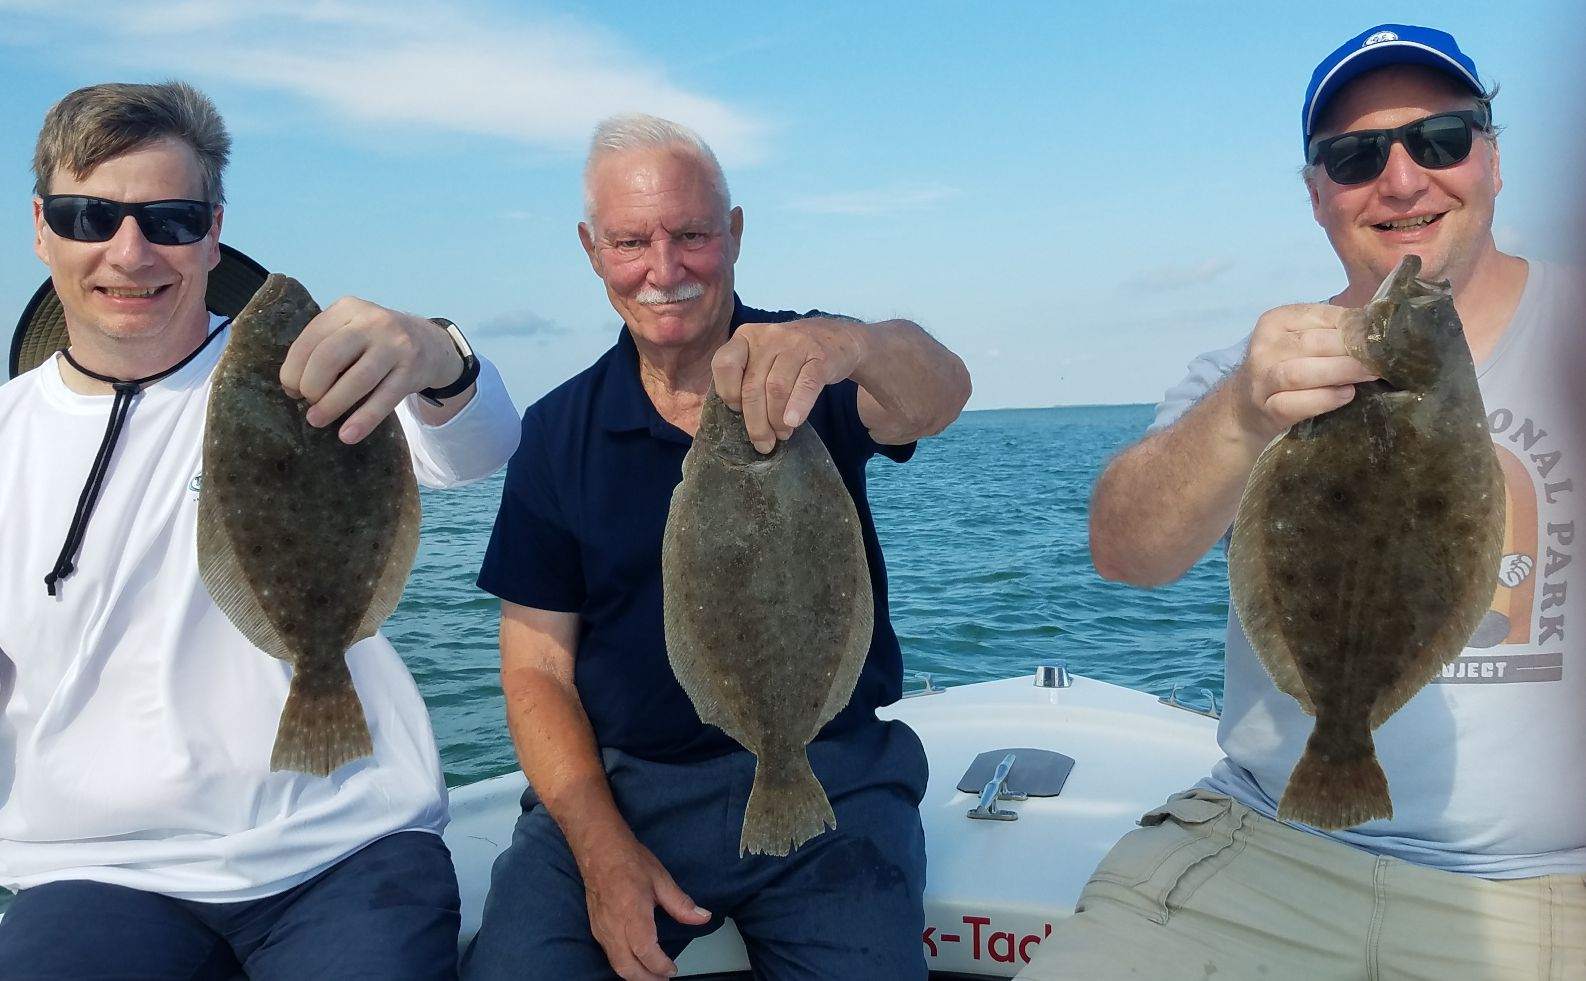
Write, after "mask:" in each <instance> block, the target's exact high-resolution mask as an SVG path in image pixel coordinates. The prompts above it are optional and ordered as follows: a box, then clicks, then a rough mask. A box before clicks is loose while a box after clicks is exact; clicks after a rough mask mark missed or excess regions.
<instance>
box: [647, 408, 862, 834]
mask: <svg viewBox="0 0 1586 981" xmlns="http://www.w3.org/2000/svg"><path fill="white" fill-rule="evenodd" d="M661 575H662V585H663V592H664V609H665V621H666V646H667V653H668V656H669V658H670V660H671V663H672V670H673V672H674V673H675V674H676V675H677V680H678V682H679V683H681V684H682V686H683V690H684V691H685V692H687V693H688V697H689V700H690V701H692V702H693V703H694V708H695V710H696V711H697V712H699V717H700V718H701V719H702V720H704V721H705V722H707V723H710V724H712V725H716V726H720V727H721V728H722V729H723V730H724V731H725V732H726V733H727V734H728V735H729V736H731V737H732V738H734V739H736V740H737V741H738V742H739V743H741V744H742V745H743V746H744V747H745V748H746V749H748V750H749V751H750V752H752V753H754V755H755V759H756V763H755V774H754V784H753V786H752V787H751V789H750V791H749V802H748V806H747V807H746V809H745V812H744V818H743V830H742V834H741V836H740V838H739V842H738V850H739V854H744V853H756V854H770V855H786V854H787V853H788V852H789V851H791V850H792V849H794V848H797V847H798V846H799V845H801V844H803V843H804V842H805V841H808V840H809V839H810V838H812V837H814V836H815V835H818V834H820V833H821V832H822V831H824V830H826V829H827V828H834V827H836V826H837V819H836V817H835V816H834V815H833V813H832V807H831V802H830V801H828V800H827V798H826V793H825V790H824V789H823V788H822V787H821V785H820V781H819V780H817V779H816V777H815V774H814V772H813V771H812V770H811V769H810V764H809V758H808V756H807V754H806V752H805V749H804V747H805V745H806V744H808V743H809V741H810V740H811V739H813V738H815V735H816V733H818V732H819V731H820V730H821V727H822V726H824V725H825V724H826V723H827V722H830V721H831V719H832V717H833V716H835V715H836V714H837V713H838V712H839V711H840V710H841V709H842V708H843V706H845V705H847V704H848V700H849V698H850V697H851V696H852V695H853V690H854V685H855V683H856V682H857V681H858V679H859V672H860V669H861V668H862V667H863V666H864V662H865V658H866V656H867V655H868V653H869V651H870V634H871V627H872V625H873V620H874V616H875V605H874V601H873V599H872V597H871V592H870V573H869V570H868V567H867V565H866V563H865V546H864V540H863V538H862V537H861V535H860V526H859V516H858V512H857V511H856V510H855V508H854V502H853V498H852V497H850V496H849V494H848V488H847V487H846V486H845V485H844V484H843V481H842V477H841V476H840V475H839V474H838V473H837V468H836V466H834V465H833V463H832V459H831V455H830V454H829V453H827V451H826V445H825V444H824V443H822V442H821V439H820V437H819V436H818V435H816V434H815V432H814V430H812V429H811V428H810V427H809V426H808V425H807V424H806V425H802V426H800V427H799V428H798V429H796V430H794V432H793V435H792V437H791V438H790V439H788V440H787V441H785V442H781V443H778V444H777V446H776V448H775V449H774V450H773V451H772V452H771V453H770V454H769V455H765V456H762V455H761V454H759V453H758V452H756V450H755V449H754V447H753V445H752V444H750V442H749V436H748V434H747V432H746V431H745V429H744V424H743V417H742V416H741V415H740V414H738V413H736V412H734V411H732V410H731V409H729V408H728V407H727V406H726V405H725V404H724V403H723V402H722V401H721V399H720V398H718V397H717V395H716V393H715V391H714V390H713V391H711V392H710V393H709V394H708V395H707V396H706V399H705V405H704V408H703V409H702V410H701V413H700V423H699V431H698V433H697V434H696V435H695V437H694V444H693V446H692V447H690V448H689V451H688V455H687V456H686V457H684V459H683V480H682V483H680V484H678V486H677V489H676V490H675V491H673V493H672V504H671V509H670V511H669V512H668V514H667V521H666V532H665V535H664V536H663V539H662V545H661Z"/></svg>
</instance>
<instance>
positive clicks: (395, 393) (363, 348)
mask: <svg viewBox="0 0 1586 981" xmlns="http://www.w3.org/2000/svg"><path fill="white" fill-rule="evenodd" d="M462 371H463V361H462V356H461V355H460V354H458V353H457V346H456V345H455V344H453V343H452V339H451V338H450V337H449V336H448V335H447V334H446V332H445V331H443V330H441V329H440V328H439V327H437V326H435V324H433V323H431V322H430V321H428V320H425V319H424V318H423V317H415V316H413V315H412V314H408V313H398V312H397V311H395V310H388V309H386V308H385V307H382V306H377V305H376V304H373V303H370V302H369V301H368V300H360V299H358V298H357V297H351V296H344V297H342V298H341V299H339V300H337V301H336V302H335V303H332V304H331V305H330V306H328V307H326V308H325V309H324V310H322V311H320V313H319V315H318V316H316V317H315V318H314V319H313V320H310V321H309V322H308V325H307V326H305V327H304V328H303V332H302V333H301V334H299V335H298V338H297V340H295V341H293V342H292V346H291V348H290V349H289V350H288V351H287V352H286V361H285V362H283V363H282V365H281V387H282V388H284V389H285V390H286V392H287V394H288V395H291V396H292V397H293V398H302V399H306V400H307V401H308V403H309V410H308V424H309V425H311V426H327V425H330V424H331V423H333V422H335V421H336V420H337V419H340V418H341V417H342V416H343V415H346V414H347V412H348V411H349V410H351V409H353V407H354V406H357V410H356V411H354V412H352V414H351V415H349V416H347V419H346V421H345V422H343V423H342V425H341V429H340V431H339V432H338V435H339V436H340V438H341V441H342V442H343V443H356V442H358V441H359V440H361V439H363V438H364V437H365V436H367V435H369V433H371V432H373V431H374V428H375V426H377V425H379V423H380V421H381V420H382V419H384V418H385V417H386V416H388V415H390V414H391V412H392V411H393V410H394V409H395V408H396V407H397V403H399V402H401V401H402V400H403V399H404V398H406V397H408V396H409V395H411V394H413V393H414V392H417V391H420V390H421V389H425V388H444V387H445V386H447V385H449V384H451V383H452V382H454V381H456V380H457V377H458V376H459V375H461V374H462ZM360 401H361V402H362V404H361V405H360V404H359V403H360Z"/></svg>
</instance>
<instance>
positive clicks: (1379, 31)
mask: <svg viewBox="0 0 1586 981" xmlns="http://www.w3.org/2000/svg"><path fill="white" fill-rule="evenodd" d="M1388 65H1424V66H1426V67H1427V68H1432V69H1436V70H1437V71H1441V72H1442V73H1443V74H1445V75H1447V76H1448V77H1449V78H1452V79H1454V81H1456V82H1459V83H1460V84H1461V85H1464V86H1465V87H1466V88H1468V89H1470V90H1471V92H1473V93H1475V94H1476V95H1478V96H1480V95H1485V94H1486V89H1484V88H1483V87H1482V84H1481V76H1480V75H1479V74H1477V72H1476V63H1475V62H1474V61H1472V60H1471V59H1470V56H1469V55H1467V54H1465V52H1463V51H1461V50H1459V43H1458V42H1456V41H1455V40H1454V36H1453V35H1452V34H1446V33H1444V32H1442V31H1437V30H1433V29H1432V28H1430V27H1416V26H1415V25H1413V24H1378V25H1377V26H1376V27H1372V28H1368V29H1367V30H1364V31H1361V32H1360V33H1359V34H1357V35H1355V36H1354V37H1352V38H1350V39H1349V40H1348V41H1345V42H1344V43H1343V44H1342V45H1340V46H1339V47H1338V50H1336V51H1334V52H1333V53H1332V54H1330V55H1328V56H1327V57H1326V58H1323V59H1322V63H1321V64H1319V65H1317V66H1316V71H1314V72H1312V73H1311V84H1310V85H1309V86H1307V87H1306V89H1305V107H1304V108H1303V109H1302V110H1301V112H1300V132H1301V135H1302V136H1303V138H1304V146H1305V152H1307V153H1309V152H1310V148H1311V133H1312V132H1314V131H1315V129H1316V121H1317V120H1319V119H1321V118H1322V113H1323V112H1324V111H1326V109H1327V104H1328V103H1329V102H1331V101H1332V99H1333V96H1335V95H1337V94H1338V93H1339V91H1340V90H1341V89H1342V88H1343V87H1344V86H1345V85H1348V84H1349V83H1350V82H1352V81H1354V80H1355V79H1356V78H1358V77H1360V76H1361V75H1363V74H1365V73H1366V72H1369V71H1371V70H1372V69H1374V68H1383V67H1386V66H1388Z"/></svg>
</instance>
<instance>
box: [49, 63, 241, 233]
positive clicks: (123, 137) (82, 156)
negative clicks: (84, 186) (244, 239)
mask: <svg viewBox="0 0 1586 981" xmlns="http://www.w3.org/2000/svg"><path fill="white" fill-rule="evenodd" d="M167 139H170V140H180V141H181V142H183V143H186V144H187V145H188V146H189V147H191V148H192V150H193V155H194V156H195V157H196V158H197V159H198V172H199V174H200V175H201V176H202V177H203V181H204V200H206V201H208V202H209V203H210V204H222V203H224V202H225V200H226V192H225V187H224V185H223V184H222V183H221V174H222V172H223V171H224V170H225V169H226V161H227V160H228V159H229V158H230V157H231V136H230V135H228V134H227V133H226V124H225V122H224V121H223V120H222V119H221V118H220V113H219V112H218V111H217V110H216V109H215V104H214V103H213V102H211V101H209V97H208V96H206V95H204V93H202V92H200V91H198V90H197V89H195V88H193V87H192V86H191V85H188V84H187V83H186V82H176V81H171V82H161V83H160V84H158V85H131V84H124V83H107V84H104V85H89V86H87V87H85V88H80V89H78V90H77V91H75V92H72V93H70V94H68V95H67V96H66V97H65V98H64V99H62V100H61V101H59V102H57V103H55V105H53V106H51V107H50V111H49V112H47V113H45V114H44V126H43V128H41V129H40V130H39V139H38V144H37V145H36V146H35V147H34V150H33V193H34V194H37V195H38V196H40V197H43V196H44V195H46V194H48V193H50V179H51V178H52V177H54V176H55V172H56V171H57V170H65V171H68V172H70V173H71V174H72V175H73V176H74V177H76V178H77V179H78V180H81V179H83V178H84V177H87V176H88V174H89V173H90V172H91V171H93V169H94V168H95V167H97V166H99V165H100V164H102V163H104V162H105V161H106V160H109V159H111V158H113V157H119V156H121V155H122V154H124V153H129V152H131V151H133V150H138V149H141V148H143V147H146V146H148V145H149V144H151V143H157V142H159V141H160V140H167Z"/></svg>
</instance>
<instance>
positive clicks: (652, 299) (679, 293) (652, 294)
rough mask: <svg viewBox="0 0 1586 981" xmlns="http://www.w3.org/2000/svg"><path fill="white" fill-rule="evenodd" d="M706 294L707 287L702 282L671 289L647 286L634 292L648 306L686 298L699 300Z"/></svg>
mask: <svg viewBox="0 0 1586 981" xmlns="http://www.w3.org/2000/svg"><path fill="white" fill-rule="evenodd" d="M704 295H705V287H704V286H703V285H701V284H700V283H697V282H695V283H683V284H681V285H679V286H676V287H673V288H672V289H669V290H662V289H656V288H655V287H654V286H646V287H644V288H643V289H641V290H639V292H638V293H636V294H634V297H633V298H634V299H635V300H637V301H639V302H640V303H643V304H645V305H646V306H653V305H655V304H658V303H682V302H683V301H685V300H697V299H699V298H700V297H702V296H704Z"/></svg>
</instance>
